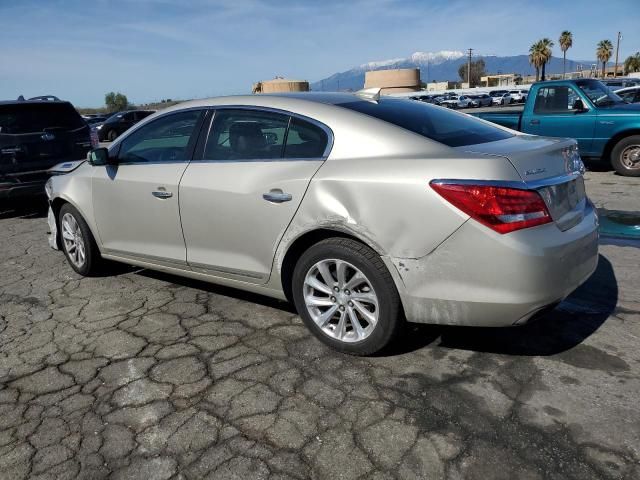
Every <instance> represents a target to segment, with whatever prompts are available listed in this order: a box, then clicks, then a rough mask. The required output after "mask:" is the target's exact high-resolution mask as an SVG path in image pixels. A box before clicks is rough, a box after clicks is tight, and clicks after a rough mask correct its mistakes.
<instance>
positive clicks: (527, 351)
mask: <svg viewBox="0 0 640 480" xmlns="http://www.w3.org/2000/svg"><path fill="white" fill-rule="evenodd" d="M617 302H618V285H617V282H616V277H615V274H614V271H613V267H612V266H611V263H610V262H609V260H607V259H606V258H604V257H603V256H602V255H600V257H599V261H598V268H597V269H596V271H595V272H594V274H593V275H592V276H591V278H589V280H587V282H586V283H584V284H583V285H582V286H581V287H580V288H578V289H577V290H576V291H575V292H573V293H572V294H571V295H570V296H569V297H567V299H565V300H564V301H563V302H562V303H561V304H560V305H558V306H557V307H556V308H555V309H554V310H552V311H551V312H550V313H549V314H547V315H546V316H544V317H542V318H540V319H539V320H537V321H534V322H532V323H529V324H527V325H524V326H521V327H505V328H482V327H454V326H437V325H418V324H415V325H411V326H410V328H409V329H408V330H409V331H408V332H407V333H406V334H405V335H404V337H405V338H404V339H401V340H400V341H397V342H394V347H393V348H392V350H390V351H388V352H385V354H384V355H385V356H387V355H398V354H403V353H409V352H411V351H414V350H418V349H421V348H424V347H426V346H428V345H430V344H433V346H434V347H436V348H439V347H444V348H449V349H462V350H470V351H474V352H489V353H497V354H505V355H519V356H538V355H542V356H545V355H555V354H558V353H561V352H564V351H566V350H569V349H571V348H573V347H575V346H577V345H579V344H580V343H582V342H583V341H584V340H585V339H587V338H588V337H589V336H590V335H592V334H593V333H594V332H595V331H596V330H598V328H600V326H601V325H602V324H603V323H604V322H605V321H606V320H607V318H609V316H610V315H611V314H612V313H613V312H614V311H615V309H616V305H617Z"/></svg>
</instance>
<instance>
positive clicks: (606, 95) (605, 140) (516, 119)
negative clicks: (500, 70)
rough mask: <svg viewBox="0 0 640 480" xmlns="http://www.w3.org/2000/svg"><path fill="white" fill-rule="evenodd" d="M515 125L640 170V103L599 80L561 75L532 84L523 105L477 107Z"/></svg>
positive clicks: (622, 169) (632, 171)
mask: <svg viewBox="0 0 640 480" xmlns="http://www.w3.org/2000/svg"><path fill="white" fill-rule="evenodd" d="M472 115H475V116H477V117H479V118H482V119H484V120H488V121H490V122H493V123H497V124H498V125H502V126H505V127H508V128H511V129H513V130H519V131H521V132H523V133H529V134H532V135H544V136H547V137H570V138H575V139H576V140H577V141H578V148H579V151H580V156H582V157H583V158H598V159H602V160H603V161H609V162H611V165H613V168H615V169H616V171H617V172H618V173H619V174H621V175H627V176H633V177H637V176H640V104H628V103H625V102H624V101H623V100H622V99H621V98H620V97H618V96H617V95H616V94H615V93H613V92H611V91H610V90H609V89H608V88H607V87H606V86H605V85H604V84H602V83H601V82H600V81H598V80H593V79H580V80H558V81H550V82H539V83H535V84H534V85H532V86H531V89H530V90H529V95H528V96H527V101H526V103H525V105H524V110H515V109H504V110H503V109H501V110H500V111H495V112H479V113H472Z"/></svg>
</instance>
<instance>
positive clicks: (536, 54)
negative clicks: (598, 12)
mask: <svg viewBox="0 0 640 480" xmlns="http://www.w3.org/2000/svg"><path fill="white" fill-rule="evenodd" d="M558 43H559V45H560V50H562V78H564V77H565V75H566V73H567V50H569V49H570V48H571V47H572V46H573V34H572V33H571V32H570V31H568V30H565V31H564V32H562V33H561V34H560V38H559V39H558ZM553 46H554V43H553V41H551V39H549V38H543V39H541V40H538V41H537V42H534V43H533V45H531V47H530V48H529V63H530V64H531V65H533V67H534V68H535V69H536V81H538V80H545V78H546V72H545V67H546V65H547V62H548V61H549V60H551V56H552V50H551V49H552V48H553ZM612 55H613V43H612V42H611V40H601V41H600V42H598V44H597V46H596V58H597V59H598V61H599V62H602V74H601V76H602V78H604V77H605V73H606V68H607V62H608V61H609V60H611V56H612ZM623 68H624V73H625V74H628V73H631V72H638V71H640V52H636V53H635V54H633V55H631V56H629V57H627V59H626V60H625V61H624V67H623ZM541 74H542V75H541Z"/></svg>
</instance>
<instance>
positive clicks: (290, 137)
mask: <svg viewBox="0 0 640 480" xmlns="http://www.w3.org/2000/svg"><path fill="white" fill-rule="evenodd" d="M328 141H329V138H328V136H327V133H326V132H325V131H324V130H323V129H322V128H320V127H319V126H317V125H314V124H312V123H309V122H306V121H304V120H300V119H299V118H291V124H290V126H289V133H288V134H287V144H286V146H285V150H284V156H285V157H286V158H320V157H322V156H323V155H324V152H325V150H326V149H327V143H328Z"/></svg>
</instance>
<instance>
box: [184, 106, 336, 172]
mask: <svg viewBox="0 0 640 480" xmlns="http://www.w3.org/2000/svg"><path fill="white" fill-rule="evenodd" d="M205 108H207V109H208V110H213V114H212V115H211V120H210V121H209V127H208V128H207V139H206V141H205V144H204V150H203V152H202V155H203V157H204V154H205V152H206V151H207V144H208V143H209V135H210V134H211V128H213V122H214V121H215V118H216V113H217V112H218V110H250V111H258V112H266V113H276V114H280V115H286V116H287V117H289V124H288V125H287V134H288V132H289V127H290V125H291V120H290V119H291V118H294V117H295V118H297V119H299V120H302V121H304V122H309V123H311V124H312V125H315V126H316V127H319V128H321V129H322V130H323V131H324V132H325V133H326V134H327V146H326V147H325V149H324V152H323V153H322V156H320V157H308V158H287V157H285V156H284V149H283V156H281V157H278V158H264V159H260V158H248V159H233V160H221V159H218V160H208V159H205V158H202V159H197V160H193V161H192V162H193V163H198V162H200V163H204V162H207V163H240V162H273V161H278V162H280V161H287V162H290V161H319V160H321V161H324V160H326V159H327V158H329V155H330V154H331V150H332V149H333V142H334V134H333V130H331V128H330V127H328V126H327V125H325V124H324V123H322V122H319V121H318V120H316V119H314V118H311V117H307V116H305V115H301V114H299V113H294V112H291V111H289V110H281V109H279V108H273V107H262V106H253V105H210V106H208V107H205ZM285 140H286V139H285ZM284 147H286V144H285V145H284Z"/></svg>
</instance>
